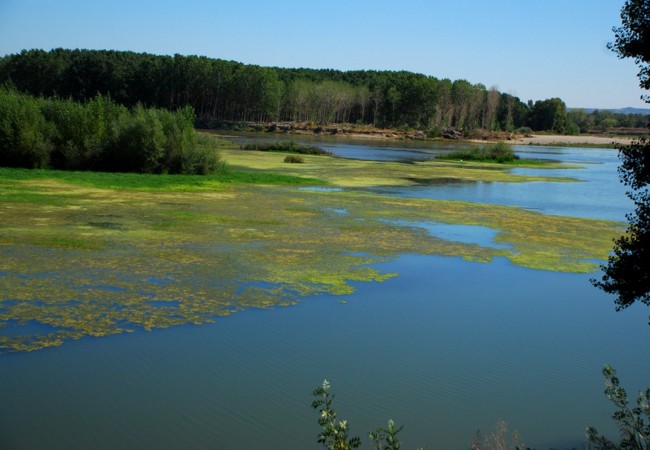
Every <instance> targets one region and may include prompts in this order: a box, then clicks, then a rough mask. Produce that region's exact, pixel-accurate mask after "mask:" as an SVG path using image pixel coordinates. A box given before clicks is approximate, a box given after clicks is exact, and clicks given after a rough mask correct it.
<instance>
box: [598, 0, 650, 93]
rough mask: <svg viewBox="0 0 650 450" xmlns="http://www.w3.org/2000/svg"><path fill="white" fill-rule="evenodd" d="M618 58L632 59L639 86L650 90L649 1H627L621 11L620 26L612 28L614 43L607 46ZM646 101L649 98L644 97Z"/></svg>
mask: <svg viewBox="0 0 650 450" xmlns="http://www.w3.org/2000/svg"><path fill="white" fill-rule="evenodd" d="M607 47H608V48H609V49H610V50H613V51H614V52H615V53H616V54H617V55H618V56H619V57H620V58H632V59H634V62H635V63H636V64H637V65H638V66H639V75H638V76H639V85H640V86H641V88H642V89H645V90H650V1H649V0H627V1H626V2H625V4H624V5H623V8H622V9H621V26H620V27H615V28H614V42H612V43H609V44H608V46H607ZM645 98H646V101H650V97H648V96H646V97H645Z"/></svg>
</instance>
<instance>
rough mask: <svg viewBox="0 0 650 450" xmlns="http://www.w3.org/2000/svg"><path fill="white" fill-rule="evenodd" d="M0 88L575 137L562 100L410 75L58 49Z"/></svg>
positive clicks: (28, 55) (251, 116) (29, 60)
mask: <svg viewBox="0 0 650 450" xmlns="http://www.w3.org/2000/svg"><path fill="white" fill-rule="evenodd" d="M0 82H5V83H6V82H10V83H12V84H13V86H15V87H16V88H17V89H18V90H20V91H21V92H27V93H31V94H32V95H36V96H45V97H51V96H58V97H59V98H65V99H73V100H77V101H82V102H85V101H88V100H90V99H92V98H94V96H96V95H97V94H101V95H110V97H111V98H112V99H113V100H114V101H115V102H117V103H119V104H121V105H125V106H127V107H134V106H135V105H138V104H142V105H145V106H148V107H155V108H165V109H168V110H176V109H179V108H183V107H185V106H191V107H192V108H194V111H195V112H196V114H197V117H198V118H199V119H201V120H217V121H252V122H269V121H313V122H318V123H359V124H372V125H375V126H381V127H390V128H400V127H409V128H417V129H423V130H440V129H445V128H454V129H457V130H472V129H476V128H482V129H486V130H504V131H513V130H516V129H518V128H520V127H524V126H527V127H530V128H532V129H533V130H536V131H539V130H552V131H555V132H559V133H565V132H567V131H569V130H570V126H569V123H570V122H569V119H568V116H567V110H566V105H565V104H564V102H563V101H562V100H560V99H548V100H543V101H537V102H535V103H533V102H528V103H527V104H526V103H524V102H522V101H521V100H520V99H519V98H517V97H515V96H513V95H510V94H507V93H502V92H499V91H498V90H497V88H496V87H491V88H489V89H488V88H486V87H485V86H484V85H482V84H472V83H470V82H468V81H466V80H456V81H451V80H449V79H438V78H435V77H433V76H426V75H422V74H416V73H411V72H406V71H399V72H393V71H372V70H362V71H347V72H344V71H339V70H316V69H284V68H277V67H260V66H255V65H245V64H242V63H239V62H234V61H225V60H221V59H212V58H207V57H200V56H182V55H174V56H158V55H151V54H146V53H133V52H121V51H106V50H67V49H55V50H51V51H43V50H24V51H22V52H20V53H18V54H12V55H7V56H5V57H3V58H1V59H0Z"/></svg>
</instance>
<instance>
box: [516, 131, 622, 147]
mask: <svg viewBox="0 0 650 450" xmlns="http://www.w3.org/2000/svg"><path fill="white" fill-rule="evenodd" d="M510 142H512V143H517V144H526V145H554V144H555V145H567V144H569V145H571V144H573V145H611V144H612V143H616V144H629V143H630V142H632V138H622V137H609V136H588V135H579V136H566V135H546V134H544V135H541V134H534V135H532V136H519V137H516V138H515V139H513V140H512V141H510Z"/></svg>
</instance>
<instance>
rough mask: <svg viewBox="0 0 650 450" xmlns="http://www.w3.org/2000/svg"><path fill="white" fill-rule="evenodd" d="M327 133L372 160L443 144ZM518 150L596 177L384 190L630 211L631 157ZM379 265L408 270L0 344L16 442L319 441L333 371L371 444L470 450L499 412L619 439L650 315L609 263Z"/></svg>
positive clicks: (340, 147) (425, 261) (526, 426)
mask: <svg viewBox="0 0 650 450" xmlns="http://www.w3.org/2000/svg"><path fill="white" fill-rule="evenodd" d="M325 145H326V146H328V147H329V149H330V150H332V151H333V152H334V153H336V154H339V155H340V156H342V157H354V158H369V159H380V158H386V159H394V158H399V159H403V158H410V157H427V154H429V153H435V152H439V151H445V149H436V148H432V149H427V148H426V147H424V148H422V147H421V148H416V149H415V150H414V149H413V148H408V147H404V148H402V147H400V146H399V145H393V146H388V147H386V146H382V147H377V146H367V145H358V144H350V143H336V142H334V143H332V142H331V141H328V142H326V143H325ZM516 150H517V151H518V152H520V153H521V154H522V155H525V156H528V155H533V156H535V157H539V158H547V159H553V160H559V161H565V162H570V163H572V164H579V165H580V166H581V168H579V169H566V170H563V171H562V175H564V176H572V177H577V178H579V179H581V180H582V181H581V182H579V183H557V184H553V183H528V184H522V185H513V184H508V185H501V184H499V183H491V184H488V183H474V184H468V185H453V186H444V185H443V186H420V187H415V188H399V189H394V188H393V189H391V190H383V191H382V190H379V189H375V191H376V192H381V193H383V194H387V195H388V194H390V195H402V196H416V197H426V198H444V199H462V200H468V201H478V202H485V203H494V204H508V205H515V206H520V207H523V208H528V209H533V210H537V211H540V212H543V213H546V214H569V215H576V216H580V217H589V218H604V219H614V220H624V214H625V213H626V212H628V211H629V209H630V205H629V202H627V200H626V198H625V196H624V193H623V191H624V190H623V188H622V187H621V186H620V184H619V183H618V179H617V175H616V165H617V158H616V152H615V151H613V150H602V149H577V148H551V147H536V148H527V147H521V148H520V147H517V148H516ZM407 153H408V156H407V155H406V154H407ZM414 154H415V155H414ZM423 155H424V156H423ZM517 170H524V169H517ZM525 170H536V169H525ZM461 239H462V237H461ZM379 267H380V268H381V270H382V271H385V272H398V273H399V274H400V275H399V276H398V277H395V278H392V279H390V280H387V281H384V282H382V283H355V287H356V289H357V290H356V292H355V293H354V294H352V295H350V296H346V297H343V298H342V297H340V296H330V295H321V296H317V297H308V298H304V299H303V300H302V301H301V303H300V304H298V305H296V306H294V307H279V308H273V309H270V310H256V309H250V310H246V311H244V312H240V313H237V314H233V315H231V316H229V317H225V318H219V319H218V320H217V322H216V323H214V324H209V325H202V326H189V325H188V326H180V327H174V328H170V329H166V330H157V331H155V332H152V333H147V332H138V333H131V334H121V335H116V336H109V337H102V338H84V339H81V340H78V341H73V342H67V343H65V344H64V345H63V346H61V347H56V348H51V349H45V350H39V351H35V352H30V353H9V354H5V355H2V356H0V381H1V383H0V398H1V399H2V404H1V406H0V448H3V449H44V448H47V449H88V448H107V449H144V448H158V449H181V448H182V449H203V448H223V449H251V450H253V449H262V448H268V449H308V448H318V444H317V443H316V436H317V434H318V431H319V428H318V425H317V414H316V412H315V411H314V410H312V409H311V408H310V403H311V400H312V398H311V396H310V393H311V391H312V389H313V388H314V387H316V386H317V385H319V384H320V383H321V382H322V381H323V379H324V378H327V379H328V380H329V381H330V382H331V384H332V391H333V392H334V393H336V398H335V400H334V406H335V408H336V409H337V411H338V414H339V418H344V419H347V420H348V421H349V424H350V431H351V434H352V435H355V434H356V435H359V436H361V438H362V441H364V445H363V446H362V448H369V447H370V446H369V442H368V439H367V432H368V431H371V430H374V429H375V428H377V427H379V426H385V425H386V421H387V420H388V419H389V418H392V419H394V420H395V422H396V423H397V424H398V425H400V424H401V425H404V430H403V431H402V433H401V434H400V437H401V438H402V441H403V443H404V446H403V448H417V447H420V446H426V447H428V448H429V449H430V450H431V449H464V448H467V447H468V442H469V440H470V438H471V437H472V435H473V434H474V433H475V432H476V431H477V429H480V430H481V432H482V433H484V434H487V433H489V432H490V431H491V430H492V428H493V427H494V425H495V423H496V421H497V420H499V419H503V420H506V421H507V422H508V423H509V428H510V430H511V431H514V430H516V431H518V432H519V433H520V434H521V436H522V441H523V443H525V444H526V445H528V446H530V447H535V448H538V449H543V448H581V447H582V445H583V443H584V434H585V433H584V430H585V428H586V427H587V426H589V425H593V426H596V427H597V428H598V429H599V430H601V431H603V432H606V433H607V434H608V435H609V436H610V437H612V438H613V437H616V436H617V430H616V427H615V424H614V422H613V421H612V420H611V419H609V416H610V414H611V412H612V411H613V407H612V406H611V405H610V404H609V403H608V402H607V400H606V399H605V396H604V395H603V394H602V391H603V388H604V386H603V378H602V375H601V369H602V367H603V366H604V365H605V364H612V365H613V366H614V367H615V368H616V369H617V371H618V375H619V378H620V379H621V382H622V385H623V386H624V387H626V388H627V390H628V394H629V395H630V397H634V396H635V393H636V392H637V391H638V390H639V389H641V388H645V387H647V386H650V360H649V359H648V358H647V347H646V346H645V343H646V342H647V341H646V340H647V338H648V336H649V333H650V328H648V325H647V315H648V311H647V309H643V308H641V307H636V306H635V307H632V308H629V309H628V310H625V311H623V312H619V313H616V312H615V311H614V305H613V301H612V298H611V297H610V296H608V295H606V294H604V293H602V292H600V291H598V290H597V289H595V288H594V287H592V286H591V284H590V283H589V278H590V277H593V276H597V275H598V274H597V273H596V274H588V275H584V274H567V273H556V272H548V271H538V270H530V269H524V268H520V267H515V266H512V265H511V264H509V263H508V262H507V261H506V260H502V259H497V260H496V261H495V262H493V263H490V264H485V263H474V262H468V261H464V260H462V259H460V258H450V257H439V256H418V255H402V256H401V257H399V258H398V259H397V260H394V261H391V262H387V263H382V264H380V265H379Z"/></svg>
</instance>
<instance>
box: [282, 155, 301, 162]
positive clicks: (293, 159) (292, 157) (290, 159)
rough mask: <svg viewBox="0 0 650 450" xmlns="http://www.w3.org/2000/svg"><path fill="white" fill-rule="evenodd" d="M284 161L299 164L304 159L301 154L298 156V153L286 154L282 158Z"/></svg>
mask: <svg viewBox="0 0 650 450" xmlns="http://www.w3.org/2000/svg"><path fill="white" fill-rule="evenodd" d="M284 162H286V163H294V164H295V163H297V164H301V163H304V162H305V160H304V159H303V157H302V156H298V155H287V156H286V157H285V158H284Z"/></svg>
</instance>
